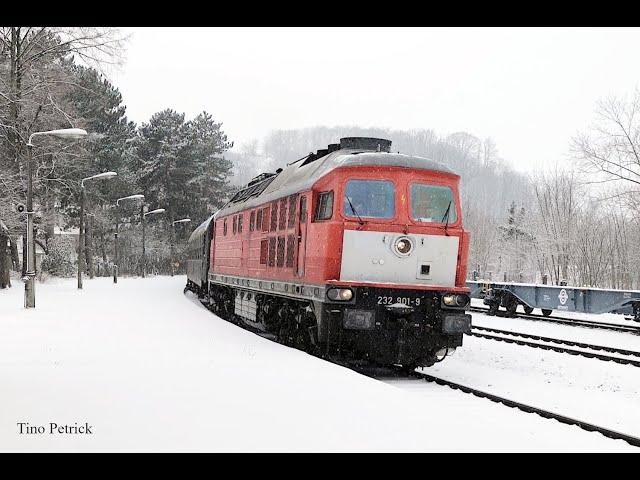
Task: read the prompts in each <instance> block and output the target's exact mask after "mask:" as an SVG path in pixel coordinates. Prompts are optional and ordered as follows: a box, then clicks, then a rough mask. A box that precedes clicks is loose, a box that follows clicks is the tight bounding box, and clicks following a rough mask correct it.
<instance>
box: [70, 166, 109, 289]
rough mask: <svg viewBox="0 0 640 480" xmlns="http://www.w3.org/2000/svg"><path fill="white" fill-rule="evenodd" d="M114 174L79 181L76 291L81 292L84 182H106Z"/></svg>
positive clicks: (93, 176) (104, 174)
mask: <svg viewBox="0 0 640 480" xmlns="http://www.w3.org/2000/svg"><path fill="white" fill-rule="evenodd" d="M117 175H118V174H117V173H116V172H104V173H98V174H97V175H92V176H91V177H87V178H83V179H82V180H80V232H79V234H78V289H80V290H82V269H83V268H84V202H85V190H84V182H86V181H88V180H106V179H108V178H113V177H115V176H117Z"/></svg>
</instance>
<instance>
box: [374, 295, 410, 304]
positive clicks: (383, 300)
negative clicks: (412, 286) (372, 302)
mask: <svg viewBox="0 0 640 480" xmlns="http://www.w3.org/2000/svg"><path fill="white" fill-rule="evenodd" d="M396 303H401V304H402V305H408V306H410V307H419V306H420V303H421V298H420V297H394V296H391V295H390V296H385V295H378V305H393V304H396Z"/></svg>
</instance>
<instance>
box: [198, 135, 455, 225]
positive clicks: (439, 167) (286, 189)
mask: <svg viewBox="0 0 640 480" xmlns="http://www.w3.org/2000/svg"><path fill="white" fill-rule="evenodd" d="M360 166H367V167H404V168H412V169H418V170H430V171H436V172H445V173H449V174H452V175H457V174H456V173H455V172H454V171H453V170H451V169H450V168H448V167H447V166H445V165H443V164H441V163H439V162H435V161H433V160H430V159H428V158H424V157H418V156H413V155H405V154H401V153H387V152H377V151H367V150H364V151H363V150H361V149H344V148H343V149H340V150H336V151H334V152H332V153H329V154H327V155H325V156H324V157H321V158H319V159H317V160H314V161H311V162H308V163H307V162H305V161H302V162H300V163H293V164H290V165H288V166H287V167H286V168H284V169H283V170H282V171H281V172H280V173H279V174H277V175H274V176H271V177H268V178H266V179H265V180H262V181H261V182H258V183H255V184H253V185H251V186H247V187H245V188H243V189H242V190H240V191H239V192H238V194H236V195H235V196H234V197H233V198H232V199H231V200H230V201H229V202H228V203H227V204H226V205H225V206H224V207H222V208H221V209H220V210H218V211H217V212H216V213H215V214H214V216H215V217H216V218H218V217H220V216H226V215H229V214H232V213H235V212H239V211H242V210H244V209H247V208H252V207H255V206H258V205H262V204H264V203H268V202H271V201H273V200H277V199H280V198H282V197H286V196H289V195H291V194H293V193H297V192H300V191H304V190H308V189H309V188H311V186H312V185H313V184H314V183H316V182H317V181H318V180H319V179H320V178H321V177H323V176H324V175H326V174H328V173H329V172H331V171H333V170H335V169H336V168H340V167H360ZM242 193H245V195H242ZM194 233H195V232H194Z"/></svg>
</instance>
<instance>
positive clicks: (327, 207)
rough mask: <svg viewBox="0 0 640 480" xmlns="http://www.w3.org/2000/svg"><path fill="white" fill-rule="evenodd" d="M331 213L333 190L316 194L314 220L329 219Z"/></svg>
mask: <svg viewBox="0 0 640 480" xmlns="http://www.w3.org/2000/svg"><path fill="white" fill-rule="evenodd" d="M332 215H333V191H330V192H322V193H320V194H318V206H317V207H316V220H329V219H330V218H331V216H332Z"/></svg>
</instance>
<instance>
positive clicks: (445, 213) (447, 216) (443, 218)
mask: <svg viewBox="0 0 640 480" xmlns="http://www.w3.org/2000/svg"><path fill="white" fill-rule="evenodd" d="M452 201H453V200H449V205H448V206H447V210H446V211H445V212H444V215H443V216H442V220H441V221H440V223H442V222H444V220H445V218H446V219H447V221H446V223H445V224H444V233H445V235H449V234H448V233H447V227H449V212H450V211H451V202H452Z"/></svg>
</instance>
